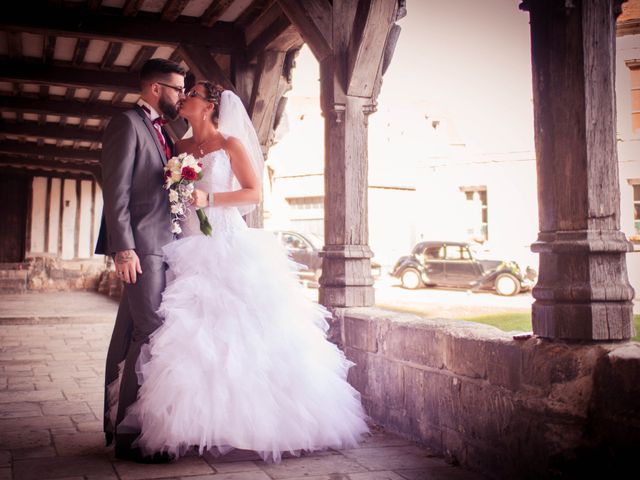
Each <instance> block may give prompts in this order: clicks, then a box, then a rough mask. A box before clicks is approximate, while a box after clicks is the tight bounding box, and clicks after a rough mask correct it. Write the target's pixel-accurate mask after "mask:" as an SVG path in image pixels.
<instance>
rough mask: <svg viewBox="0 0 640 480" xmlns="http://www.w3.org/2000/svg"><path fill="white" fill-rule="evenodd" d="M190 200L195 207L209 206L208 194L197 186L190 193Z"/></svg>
mask: <svg viewBox="0 0 640 480" xmlns="http://www.w3.org/2000/svg"><path fill="white" fill-rule="evenodd" d="M191 200H192V201H193V204H194V205H195V206H196V208H204V207H208V206H209V194H208V193H207V192H203V191H202V190H198V189H197V188H196V189H195V190H194V191H193V193H192V194H191Z"/></svg>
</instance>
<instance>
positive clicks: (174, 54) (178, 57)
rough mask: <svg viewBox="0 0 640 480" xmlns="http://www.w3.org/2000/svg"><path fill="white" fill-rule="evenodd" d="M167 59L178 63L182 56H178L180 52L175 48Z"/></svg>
mask: <svg viewBox="0 0 640 480" xmlns="http://www.w3.org/2000/svg"><path fill="white" fill-rule="evenodd" d="M169 60H171V61H172V62H176V63H180V62H181V61H182V57H181V56H180V52H179V51H178V49H177V48H176V49H175V50H174V51H173V53H172V54H171V56H170V57H169Z"/></svg>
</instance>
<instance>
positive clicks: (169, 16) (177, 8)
mask: <svg viewBox="0 0 640 480" xmlns="http://www.w3.org/2000/svg"><path fill="white" fill-rule="evenodd" d="M188 3H189V0H167V3H165V4H164V8H163V9H162V13H161V14H160V19H161V20H162V21H163V22H175V21H176V20H177V19H178V17H179V16H180V14H181V13H182V10H184V7H186V6H187V4H188Z"/></svg>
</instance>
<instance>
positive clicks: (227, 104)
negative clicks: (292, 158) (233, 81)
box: [218, 90, 264, 215]
mask: <svg viewBox="0 0 640 480" xmlns="http://www.w3.org/2000/svg"><path fill="white" fill-rule="evenodd" d="M218 130H220V132H222V134H223V135H225V136H227V137H235V138H237V139H238V140H240V142H241V143H242V146H243V147H244V149H245V150H246V152H247V156H248V157H249V160H251V165H252V166H253V171H254V172H255V174H256V177H257V178H258V185H260V188H261V189H262V174H263V171H264V157H263V155H262V148H261V147H260V141H259V140H258V135H257V134H256V130H255V128H253V123H251V119H250V118H249V115H247V111H246V110H245V109H244V105H243V104H242V101H241V100H240V98H239V97H238V96H237V95H236V94H235V93H233V92H232V91H231V90H225V91H224V92H222V95H221V97H220V113H219V115H218ZM233 188H234V190H239V189H240V188H242V187H241V186H240V183H239V182H238V179H237V178H235V177H233ZM255 208H256V205H240V206H239V207H238V210H239V211H240V213H241V214H242V215H246V214H247V213H249V212H251V211H252V210H253V209H255Z"/></svg>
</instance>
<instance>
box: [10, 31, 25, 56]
mask: <svg viewBox="0 0 640 480" xmlns="http://www.w3.org/2000/svg"><path fill="white" fill-rule="evenodd" d="M7 50H8V51H9V58H21V57H22V34H21V33H20V32H7Z"/></svg>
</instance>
